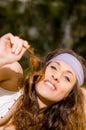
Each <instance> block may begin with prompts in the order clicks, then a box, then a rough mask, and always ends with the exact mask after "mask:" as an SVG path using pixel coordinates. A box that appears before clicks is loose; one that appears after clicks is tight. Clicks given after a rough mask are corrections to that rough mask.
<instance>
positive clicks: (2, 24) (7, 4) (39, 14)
mask: <svg viewBox="0 0 86 130" xmlns="http://www.w3.org/2000/svg"><path fill="white" fill-rule="evenodd" d="M8 32H11V33H13V34H14V35H18V36H20V37H21V38H23V39H25V40H27V41H28V42H29V43H30V44H31V46H33V47H35V51H36V54H37V55H38V56H39V55H40V56H41V58H43V57H44V56H45V55H46V53H48V52H49V51H51V50H54V49H56V48H60V47H64V48H69V49H73V50H74V51H76V52H77V53H79V54H80V55H82V56H83V57H84V58H85V59H86V0H0V36H2V35H4V34H6V33H8ZM20 62H21V64H22V66H23V67H24V68H25V67H26V66H27V63H28V62H27V55H24V56H23V58H22V59H21V61H20Z"/></svg>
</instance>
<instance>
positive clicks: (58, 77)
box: [52, 74, 60, 81]
mask: <svg viewBox="0 0 86 130" xmlns="http://www.w3.org/2000/svg"><path fill="white" fill-rule="evenodd" d="M52 78H53V79H54V80H56V81H59V80H60V74H52Z"/></svg>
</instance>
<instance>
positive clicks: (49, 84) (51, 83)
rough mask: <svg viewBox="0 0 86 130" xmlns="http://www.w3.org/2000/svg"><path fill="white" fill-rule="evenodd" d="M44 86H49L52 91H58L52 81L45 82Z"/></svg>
mask: <svg viewBox="0 0 86 130" xmlns="http://www.w3.org/2000/svg"><path fill="white" fill-rule="evenodd" d="M44 84H45V85H46V86H48V87H49V88H50V89H52V90H55V89H56V87H55V84H54V83H53V82H52V81H50V80H44Z"/></svg>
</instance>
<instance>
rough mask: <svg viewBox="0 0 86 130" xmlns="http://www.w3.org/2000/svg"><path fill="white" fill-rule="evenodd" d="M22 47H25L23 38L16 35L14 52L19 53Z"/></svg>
mask: <svg viewBox="0 0 86 130" xmlns="http://www.w3.org/2000/svg"><path fill="white" fill-rule="evenodd" d="M22 47H23V40H22V39H20V38H19V37H17V36H15V38H14V43H13V47H12V52H13V53H16V54H18V53H19V52H20V51H21V49H22Z"/></svg>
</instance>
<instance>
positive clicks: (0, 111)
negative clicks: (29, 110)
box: [0, 87, 23, 118]
mask: <svg viewBox="0 0 86 130" xmlns="http://www.w3.org/2000/svg"><path fill="white" fill-rule="evenodd" d="M22 94H23V91H22V90H20V91H18V92H12V91H8V90H5V89H3V88H1V87H0V118H3V117H4V116H5V115H6V114H7V112H8V111H9V110H10V108H11V107H12V105H13V104H14V103H15V101H16V100H17V99H18V98H19V97H20V96H21V95H22Z"/></svg>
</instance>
